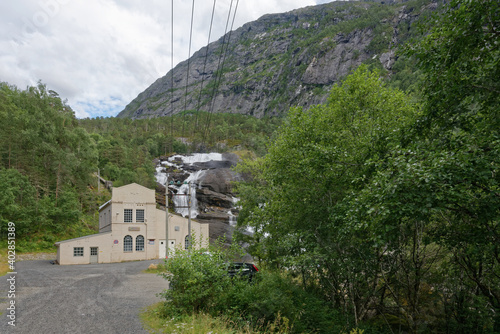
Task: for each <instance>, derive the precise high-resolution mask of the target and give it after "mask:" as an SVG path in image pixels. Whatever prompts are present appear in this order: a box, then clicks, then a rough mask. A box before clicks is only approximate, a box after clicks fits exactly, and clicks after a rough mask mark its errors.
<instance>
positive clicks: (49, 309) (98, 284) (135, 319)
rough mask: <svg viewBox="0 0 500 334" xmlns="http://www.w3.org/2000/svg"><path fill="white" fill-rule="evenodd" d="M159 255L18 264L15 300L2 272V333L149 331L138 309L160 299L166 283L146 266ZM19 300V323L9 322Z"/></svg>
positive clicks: (154, 261) (0, 304)
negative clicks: (62, 263)
mask: <svg viewBox="0 0 500 334" xmlns="http://www.w3.org/2000/svg"><path fill="white" fill-rule="evenodd" d="M159 261H160V260H152V261H138V262H126V263H112V264H94V265H71V266H59V265H52V264H50V261H48V260H38V261H21V262H17V263H16V270H17V275H16V281H15V290H16V292H15V294H16V296H15V299H9V298H8V292H9V289H10V284H9V282H8V279H9V275H7V276H2V277H0V307H1V308H0V312H1V313H2V315H1V316H0V319H1V320H0V333H37V334H45V333H47V334H49V333H100V334H103V333H147V331H145V330H144V329H143V328H142V325H141V321H140V319H139V316H138V314H139V313H140V311H141V309H143V308H144V307H146V306H148V305H151V304H153V303H155V302H158V301H160V297H158V296H156V294H157V293H159V292H162V291H163V290H164V289H165V288H166V287H167V282H166V281H165V280H164V279H163V278H161V277H160V276H158V275H155V274H145V273H142V272H141V271H142V270H145V269H147V268H148V266H149V264H151V263H158V262H159ZM10 300H15V307H16V309H15V312H16V314H15V316H16V322H15V324H16V326H15V327H12V326H10V325H9V324H8V321H10V320H9V319H8V318H7V315H8V314H9V311H8V310H7V307H8V305H9V304H8V302H9V301H10Z"/></svg>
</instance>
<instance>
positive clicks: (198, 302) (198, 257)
mask: <svg viewBox="0 0 500 334" xmlns="http://www.w3.org/2000/svg"><path fill="white" fill-rule="evenodd" d="M196 244H197V242H194V243H193V248H192V249H191V250H183V249H176V250H175V256H173V257H171V258H169V259H166V260H165V273H161V275H162V276H163V277H164V278H165V279H167V280H168V281H169V285H170V288H169V289H168V290H166V291H164V292H163V294H162V296H163V297H164V298H165V300H166V303H165V312H167V313H168V314H170V315H171V314H183V313H188V314H190V313H193V312H199V311H202V310H210V309H211V308H213V307H214V304H216V301H217V300H218V298H219V297H218V296H219V295H220V294H223V293H224V291H226V290H227V289H228V287H229V286H230V285H231V279H230V278H229V277H228V275H227V271H226V266H225V263H227V262H228V261H229V260H232V258H233V256H235V255H237V253H238V252H239V249H238V248H237V247H232V248H230V249H226V250H224V249H223V248H222V246H221V243H216V244H215V245H214V246H210V247H209V248H201V249H196Z"/></svg>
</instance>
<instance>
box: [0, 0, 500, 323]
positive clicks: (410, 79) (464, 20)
mask: <svg viewBox="0 0 500 334" xmlns="http://www.w3.org/2000/svg"><path fill="white" fill-rule="evenodd" d="M405 4H406V5H405V6H406V7H405V9H404V10H403V11H401V12H397V13H398V15H396V16H391V17H392V19H395V18H398V19H399V18H400V17H401V19H403V18H404V17H405V15H407V16H406V17H408V16H409V17H411V15H410V14H411V13H410V12H408V10H409V8H414V9H415V10H416V9H419V10H420V9H421V8H423V7H426V6H428V5H429V3H428V2H426V1H408V2H406V3H405ZM341 5H343V4H339V5H331V7H321V8H331V9H332V11H335V10H336V9H337V8H341V11H344V12H343V13H344V14H345V13H354V14H356V15H358V16H356V15H354V16H353V18H356V17H357V18H356V19H360V18H365V19H366V20H367V21H366V26H363V27H365V28H366V29H368V30H366V29H365V28H362V29H361V28H360V29H356V28H355V27H353V30H350V31H351V32H352V35H350V36H351V37H350V38H347V39H344V40H345V41H347V42H346V43H344V44H348V41H350V40H351V38H354V39H355V38H361V39H362V36H361V35H359V34H358V35H356V34H357V32H356V31H362V30H363V29H365V30H366V31H365V32H367V31H369V30H370V29H371V30H370V31H371V33H372V35H371V36H372V39H371V40H372V41H373V40H375V39H377V38H378V39H381V40H382V41H385V37H384V36H387V32H386V31H382V33H379V32H377V33H375V31H376V29H378V28H377V27H379V25H376V26H372V25H371V23H370V22H371V21H370V20H369V18H368V17H366V16H365V15H364V14H363V13H365V12H363V11H361V10H360V9H361V8H364V7H359V6H367V8H368V7H370V8H378V9H379V11H380V13H381V14H380V15H381V16H374V17H375V18H376V20H375V21H378V22H383V21H384V17H385V14H384V13H385V11H386V10H387V11H393V10H396V11H397V9H398V8H402V7H398V6H401V4H394V5H388V6H386V7H384V6H382V5H381V4H376V3H371V4H368V5H367V4H366V3H359V5H353V4H349V3H348V4H346V5H348V6H352V7H342V6H341ZM337 6H338V7H337ZM411 6H414V7H411ZM436 7H437V11H435V12H434V14H433V15H432V17H431V18H430V19H429V20H427V21H422V22H421V30H414V29H410V30H407V32H408V34H409V35H408V36H407V38H410V37H411V36H410V35H413V37H414V39H413V40H410V41H409V43H408V44H406V46H405V47H404V48H402V49H401V51H400V52H401V53H400V54H399V58H398V59H400V60H398V61H395V62H394V63H393V67H392V68H393V69H394V68H398V70H397V71H394V70H391V71H389V70H388V69H387V68H386V67H384V66H383V64H382V63H381V62H380V59H377V60H376V61H375V60H374V61H373V62H371V63H370V61H369V60H368V61H367V62H360V64H361V63H364V64H361V65H360V66H357V65H359V64H357V65H356V66H354V65H353V66H352V68H351V69H350V70H349V71H347V72H346V75H345V76H342V78H339V80H337V81H336V82H335V83H330V84H329V85H330V86H329V87H328V90H327V91H326V92H324V93H325V99H324V100H323V101H319V102H318V100H316V99H315V97H314V94H312V95H311V94H310V93H311V91H313V90H314V89H313V88H312V87H313V85H311V86H308V87H309V88H308V89H310V90H309V91H307V94H305V95H303V96H302V95H301V96H302V98H304V100H300V101H306V98H307V96H309V97H311V100H310V101H309V100H307V101H308V102H307V104H306V105H302V104H301V103H298V105H297V106H294V107H292V108H291V109H288V107H286V108H285V107H284V106H285V104H283V101H292V102H297V101H299V100H294V99H293V98H291V96H290V95H289V92H287V91H281V93H279V94H283V95H274V94H277V93H275V92H276V91H279V90H276V88H277V87H281V86H279V85H278V86H274V84H275V82H274V81H272V80H270V81H262V82H263V83H264V84H265V85H268V86H269V87H270V88H272V89H270V93H269V94H271V95H269V96H268V97H269V99H272V100H273V101H275V100H276V103H274V104H273V108H275V109H273V110H278V111H279V113H280V114H284V116H286V117H283V118H277V117H275V118H265V117H263V118H261V119H258V118H255V117H252V116H245V115H237V114H222V113H221V114H216V113H211V112H202V111H198V110H197V109H196V108H194V107H190V108H189V109H190V110H188V111H185V110H184V109H182V110H181V113H178V114H175V115H174V116H170V117H153V118H151V119H141V120H132V119H128V118H124V119H120V118H99V119H85V120H77V119H76V118H75V117H74V113H73V112H72V110H71V108H70V107H69V106H68V105H67V104H66V103H65V102H64V101H62V100H61V99H60V98H59V96H58V95H57V93H56V92H53V91H50V90H48V89H47V88H46V87H45V85H43V84H41V83H40V84H39V85H38V86H36V87H28V88H27V89H25V90H20V89H18V88H16V87H13V86H10V85H8V84H6V83H3V84H1V85H0V186H1V187H2V191H1V192H0V223H1V226H0V237H1V238H2V242H3V244H2V245H4V244H5V237H6V231H7V223H8V222H9V221H12V222H14V223H15V224H16V233H17V238H18V239H16V245H17V242H18V241H19V247H20V248H19V249H18V250H19V251H26V250H33V249H35V250H36V249H42V248H49V247H52V244H53V242H54V241H57V240H59V239H62V238H66V237H70V236H79V235H82V234H88V233H92V232H95V231H96V218H97V217H96V211H97V208H98V205H100V204H102V203H104V202H105V201H106V200H107V199H109V193H108V192H107V190H104V189H102V188H101V191H97V189H96V188H97V180H96V178H95V176H94V174H95V173H96V172H97V171H98V169H100V174H101V175H102V176H104V178H106V179H109V180H112V181H114V183H115V185H122V184H126V183H129V182H138V183H140V184H143V185H146V186H149V187H153V186H154V178H153V172H154V168H153V165H152V161H153V159H154V158H156V157H158V156H161V155H168V154H171V153H174V152H177V153H184V152H191V151H209V150H219V151H225V150H227V151H231V150H239V151H244V150H249V151H252V152H255V153H256V154H252V155H248V156H253V157H255V156H257V157H258V158H253V159H247V160H245V161H244V163H242V164H240V165H239V166H238V170H239V171H240V172H242V173H245V175H246V176H247V177H248V178H247V179H246V182H241V183H240V184H239V185H238V188H237V189H238V191H239V196H240V198H241V201H240V203H239V205H240V207H241V209H240V215H239V218H238V227H239V228H240V229H241V231H243V230H244V229H247V228H249V227H250V228H252V229H253V231H254V233H253V234H252V235H249V234H248V233H243V232H242V233H239V236H238V238H239V240H240V241H242V242H244V244H245V245H247V246H248V247H247V249H246V251H248V252H249V253H250V254H251V255H252V256H253V257H254V259H255V260H256V261H257V262H258V266H259V268H260V269H261V272H260V274H262V275H259V276H257V277H256V279H255V281H254V282H253V283H252V284H248V282H247V281H231V280H229V279H227V276H226V275H224V273H225V270H226V269H225V267H224V266H221V262H220V259H226V260H232V259H234V258H235V255H234V254H227V253H224V252H226V251H227V250H224V249H221V248H220V247H217V245H211V248H210V249H209V251H210V252H211V254H214V256H211V255H210V254H206V253H204V254H199V253H196V254H191V253H189V251H186V252H180V253H179V261H178V262H175V259H174V262H172V261H170V262H166V263H165V265H164V267H163V269H165V268H166V269H168V271H167V272H165V273H164V274H165V277H166V278H168V279H169V280H172V281H175V279H176V277H177V278H178V279H181V278H182V280H180V281H178V282H177V284H178V285H177V287H178V288H177V289H175V284H174V289H173V290H169V291H168V292H165V293H164V294H163V297H164V300H163V302H162V303H161V304H160V305H158V306H155V307H154V308H153V310H152V311H151V313H152V315H151V314H149V316H152V317H154V318H156V320H158V321H159V322H160V323H162V324H163V325H160V326H159V327H160V328H167V325H168V326H175V327H176V328H178V329H179V332H180V331H181V329H180V328H181V327H183V326H184V325H182V326H180V325H181V324H183V323H181V324H179V323H176V321H181V322H182V321H184V320H185V319H187V318H189V319H193V318H196V317H197V315H198V314H201V315H202V316H201V317H200V318H204V319H205V318H207V317H208V320H207V322H211V319H213V318H219V317H222V319H223V320H224V326H225V325H226V324H229V325H230V326H232V327H234V328H236V329H235V331H236V330H237V329H238V328H239V329H241V331H243V332H256V333H258V332H264V333H269V332H275V333H349V332H352V333H362V332H363V331H364V332H365V333H498V332H500V256H499V254H500V172H499V170H500V133H499V129H500V117H499V113H498V110H499V108H500V94H499V93H500V83H499V80H498V78H500V66H499V60H500V32H499V30H498V29H499V28H498V27H500V3H499V2H498V1H494V0H478V1H466V0H452V1H449V2H447V3H446V5H445V6H444V7H443V8H440V7H439V6H436ZM346 8H349V10H348V11H347V12H345V10H346ZM435 9H436V8H435ZM365 11H367V10H365ZM329 13H331V12H330V11H325V17H328V15H329ZM391 13H392V14H391V15H393V14H394V13H393V12H391ZM299 14H300V13H296V14H287V15H284V16H283V17H282V19H283V21H286V18H287V17H290V15H292V16H293V15H298V16H296V17H302V19H301V20H302V21H301V20H299V21H297V22H299V23H300V24H299V26H303V25H302V24H303V23H308V22H309V21H307V20H306V16H300V15H299ZM382 14H383V15H382ZM346 15H347V14H346ZM377 15H378V14H377ZM276 17H278V18H279V17H281V16H274V18H276ZM271 18H273V16H267V17H264V18H263V20H264V21H266V20H268V19H271ZM414 18H416V17H414ZM304 20H305V21H304ZM330 20H331V17H330V19H329V21H330ZM271 21H272V20H271ZM271 21H269V22H268V23H269V24H271V25H273V24H274V23H273V22H271ZM403 21H405V20H402V21H401V22H403ZM311 22H313V21H311ZM342 22H343V21H342ZM346 22H347V21H346ZM349 22H357V23H356V24H358V23H359V24H361V23H360V22H364V21H349ZM386 22H388V21H386ZM391 22H394V21H391ZM405 22H406V23H409V22H414V21H411V20H410V21H405ZM406 23H405V24H406ZM339 24H340V23H339ZM342 24H347V23H342ZM248 27H252V29H253V27H257V26H254V25H252V24H250V25H249V26H247V29H248ZM312 27H314V25H312ZM380 27H384V26H380ZM387 27H392V28H391V29H393V28H394V26H393V25H389V26H387ZM397 27H398V28H397V31H398V34H399V32H401V31H402V30H401V29H402V28H401V27H402V26H401V25H398V26H397ZM309 28H311V27H309ZM309 28H308V29H309ZM266 29H267V28H266ZM290 29H292V30H290V31H295V30H293V29H298V28H297V27H296V26H293V27H290ZM304 29H305V28H304ZM331 29H336V28H335V27H333V26H332V28H331ZM363 31H364V30H363ZM247 32H248V30H247ZM383 32H386V34H385V35H384V34H383ZM393 32H394V30H393ZM241 33H242V34H243V31H241ZM295 34H298V32H296V31H295V32H294V36H295ZM283 36H284V37H283ZM283 36H282V37H283V38H282V39H281V40H286V38H287V37H286V36H287V35H283ZM311 36H312V35H311ZM311 36H309V37H310V38H313V37H311ZM335 36H337V35H335ZM339 36H344V37H345V36H347V35H339ZM356 36H357V37H356ZM398 36H399V35H398ZM421 36H424V37H421ZM309 37H307V36H305V35H304V36H303V39H304V40H306V39H307V38H309ZM318 38H322V36H320V37H318ZM254 41H255V39H254ZM322 41H324V40H323V39H322ZM334 42H335V41H334ZM252 43H256V42H251V43H250V45H252ZM294 43H299V44H300V43H301V39H300V38H299V39H297V40H295V42H294ZM335 43H338V41H337V42H335ZM370 43H371V42H370ZM370 43H369V44H367V46H368V45H370ZM384 43H385V42H384ZM317 45H318V47H321V43H319V44H317ZM376 45H383V44H374V45H373V47H375V46H376ZM234 47H235V49H234V50H237V47H236V46H234ZM344 47H346V45H344ZM333 49H334V48H333ZM301 50H302V49H301ZM389 51H390V49H386V48H385V47H383V48H382V47H381V48H380V49H376V51H373V52H376V53H377V54H378V53H380V52H383V53H389V54H388V55H387V56H389V58H388V59H389V60H390V59H391V57H390V52H389ZM318 52H319V53H318V54H322V53H321V52H323V51H321V50H319V51H318ZM352 52H353V55H354V50H352ZM327 53H328V52H327V51H325V55H326V54H327ZM296 54H300V51H297V53H296ZM368 55H371V54H370V53H368ZM358 56H361V53H360V54H359V55H358ZM316 59H319V58H316ZM269 61H272V59H270V60H269ZM326 63H327V62H325V64H326ZM266 64H267V63H266ZM397 64H399V65H397ZM250 66H251V64H250ZM266 66H267V65H266ZM276 66H278V63H276ZM300 66H301V65H300V64H299V65H298V67H299V68H300ZM308 66H309V65H308ZM398 66H399V67H398ZM304 68H305V70H306V71H307V68H306V67H305V66H304ZM239 72H241V71H239ZM239 72H238V73H239ZM227 73H230V72H227ZM241 73H243V72H241ZM252 73H253V74H252ZM252 73H249V75H250V76H252V75H254V74H256V73H267V72H266V71H265V68H264V67H256V68H255V72H252ZM184 74H185V73H184ZM233 74H234V73H233ZM304 74H305V72H301V74H300V76H301V78H304ZM226 77H227V78H230V77H231V75H228V76H226ZM273 80H274V79H273ZM291 81H293V80H292V79H291ZM159 82H160V83H161V79H160V81H159ZM249 82H250V81H249ZM249 82H246V83H244V85H243V86H245V85H248V84H249ZM228 87H229V86H228ZM245 87H248V86H245ZM245 87H243V88H242V89H246V88H245ZM283 87H285V86H283ZM325 87H327V86H321V87H320V86H317V87H316V88H317V90H315V91H316V92H320V91H321V90H323V89H325ZM228 89H229V88H228ZM271 91H272V93H271ZM287 94H288V95H287ZM280 96H284V97H283V99H282V100H281V101H280ZM158 101H160V100H158ZM292 102H291V103H292ZM134 103H135V102H134ZM235 105H237V104H235ZM221 110H222V109H221ZM264 114H265V113H264ZM129 116H130V115H129ZM136 116H138V115H136ZM260 116H264V115H260ZM145 118H147V117H145ZM233 249H234V248H231V249H230V250H233ZM237 251H238V252H239V250H237ZM0 254H1V253H0ZM170 260H172V259H170ZM176 273H177V274H176ZM172 274H173V275H172ZM183 275H186V276H183ZM186 277H189V278H190V279H186ZM184 291H188V292H190V293H183V292H184ZM176 319H178V320H176ZM218 320H220V319H218ZM172 323H174V324H173V325H172ZM177 325H179V326H177ZM168 328H173V327H168ZM188 330H191V329H189V328H188V329H186V331H188ZM211 330H212V331H213V329H211V328H204V329H202V330H201V332H210V331H211ZM224 330H226V329H224ZM176 331H177V330H176ZM228 331H231V332H232V329H231V330H228Z"/></svg>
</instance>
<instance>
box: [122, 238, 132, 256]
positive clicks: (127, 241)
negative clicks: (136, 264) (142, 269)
mask: <svg viewBox="0 0 500 334" xmlns="http://www.w3.org/2000/svg"><path fill="white" fill-rule="evenodd" d="M132 243H133V239H132V237H131V236H130V235H126V236H125V238H123V251H124V252H131V251H132Z"/></svg>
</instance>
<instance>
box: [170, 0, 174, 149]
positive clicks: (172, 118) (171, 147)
mask: <svg viewBox="0 0 500 334" xmlns="http://www.w3.org/2000/svg"><path fill="white" fill-rule="evenodd" d="M171 4H172V10H171V13H172V18H171V20H170V21H171V22H170V24H171V29H170V31H171V37H170V43H171V46H172V49H171V54H170V73H171V76H170V93H171V94H170V108H171V111H170V153H172V152H173V145H174V0H172V1H171Z"/></svg>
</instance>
